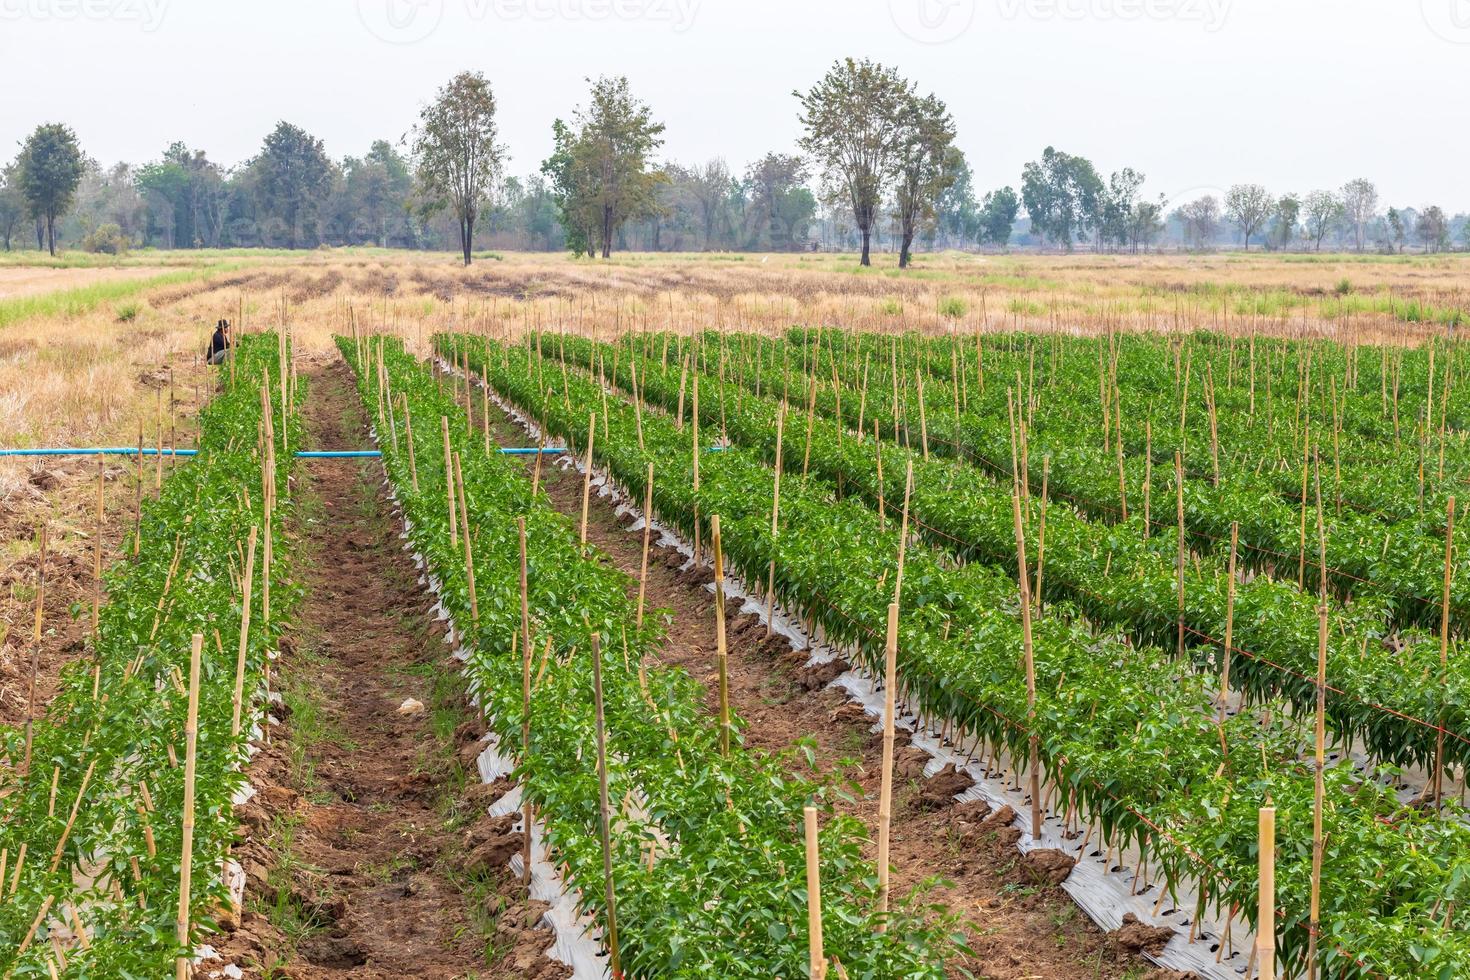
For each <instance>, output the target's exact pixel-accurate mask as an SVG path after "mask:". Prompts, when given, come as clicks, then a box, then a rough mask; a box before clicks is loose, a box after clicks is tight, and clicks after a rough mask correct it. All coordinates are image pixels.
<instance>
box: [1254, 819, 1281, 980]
mask: <svg viewBox="0 0 1470 980" xmlns="http://www.w3.org/2000/svg"><path fill="white" fill-rule="evenodd" d="M1266 802H1267V804H1268V805H1267V806H1263V807H1261V812H1260V820H1259V835H1260V847H1259V851H1260V889H1259V895H1258V898H1257V902H1258V904H1257V911H1256V959H1257V961H1258V962H1259V963H1260V965H1261V974H1260V975H1261V977H1262V978H1263V980H1266V978H1269V980H1275V977H1276V808H1275V807H1274V806H1270V805H1269V804H1270V800H1267V801H1266Z"/></svg>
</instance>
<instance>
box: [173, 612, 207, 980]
mask: <svg viewBox="0 0 1470 980" xmlns="http://www.w3.org/2000/svg"><path fill="white" fill-rule="evenodd" d="M203 649H204V634H203V633H195V634H194V640H193V645H192V647H191V648H190V653H189V714H188V719H187V720H186V722H185V723H184V744H185V748H186V751H185V756H184V819H183V846H182V849H181V852H180V858H179V914H178V921H177V923H176V925H177V931H176V934H175V936H176V938H177V940H178V944H179V945H180V946H182V947H184V949H185V950H186V951H187V950H189V948H190V946H189V886H190V883H191V878H192V877H193V870H194V869H193V864H194V773H195V767H196V765H197V764H198V758H197V755H198V745H199V655H200V653H201V652H202V651H203ZM190 959H191V956H190V953H189V952H185V953H184V955H182V956H180V957H178V958H177V959H176V960H174V978H175V980H188V978H189V977H190V976H191V974H192V973H193V970H192V968H191V964H190Z"/></svg>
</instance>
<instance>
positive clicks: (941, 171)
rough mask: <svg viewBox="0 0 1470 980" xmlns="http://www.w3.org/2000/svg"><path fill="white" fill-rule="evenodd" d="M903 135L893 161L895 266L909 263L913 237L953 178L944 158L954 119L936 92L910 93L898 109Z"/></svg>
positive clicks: (928, 221) (929, 218)
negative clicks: (897, 239) (897, 242)
mask: <svg viewBox="0 0 1470 980" xmlns="http://www.w3.org/2000/svg"><path fill="white" fill-rule="evenodd" d="M901 116H902V120H903V122H902V132H903V137H902V139H901V140H900V141H899V148H898V154H897V159H896V160H895V166H894V176H895V186H894V195H893V196H894V203H895V205H896V206H895V208H894V211H895V216H896V217H897V218H898V234H899V248H898V267H899V268H900V269H906V268H908V265H909V260H910V250H911V249H912V247H913V244H914V236H915V235H916V234H917V233H918V232H919V231H920V230H921V229H924V228H929V227H932V226H933V223H934V220H935V213H936V209H937V208H938V205H939V196H940V195H941V194H943V193H944V189H945V188H946V187H948V186H949V182H950V181H951V180H953V179H954V175H953V173H952V172H951V171H949V170H947V169H945V165H944V164H945V159H946V154H947V153H948V151H949V149H950V147H951V146H952V145H953V144H954V120H953V119H952V118H951V117H950V114H949V108H948V107H947V106H946V105H945V104H944V102H943V101H941V100H940V99H939V98H938V97H937V96H935V95H932V94H930V95H925V96H923V97H920V96H917V95H913V94H910V95H908V96H907V97H906V98H905V99H904V105H903V107H902V110H901Z"/></svg>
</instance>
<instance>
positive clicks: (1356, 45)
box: [0, 0, 1470, 211]
mask: <svg viewBox="0 0 1470 980" xmlns="http://www.w3.org/2000/svg"><path fill="white" fill-rule="evenodd" d="M845 55H854V56H866V57H871V58H874V59H877V60H880V61H883V62H886V63H889V64H893V65H896V66H897V67H898V68H900V69H901V70H902V71H903V72H904V73H906V74H908V75H909V76H911V77H912V78H914V79H915V80H916V81H917V82H918V83H919V84H920V86H921V87H922V88H924V89H931V90H933V91H935V92H936V93H938V94H939V95H940V96H941V97H942V98H944V99H945V100H947V101H948V103H949V105H950V108H951V110H952V111H953V113H954V116H955V119H956V122H957V125H958V130H959V144H960V146H961V148H962V149H964V151H965V152H966V154H967V155H968V157H969V159H970V162H971V166H972V167H973V168H974V170H975V175H976V184H977V189H978V190H980V191H983V190H986V189H989V188H991V187H995V186H999V185H1001V184H1006V183H1009V184H1012V185H1015V184H1017V182H1018V180H1019V175H1020V169H1021V165H1022V164H1023V163H1024V162H1025V161H1027V160H1029V159H1033V158H1035V157H1036V156H1038V155H1039V153H1040V151H1041V149H1042V148H1043V147H1044V146H1045V145H1047V144H1048V143H1051V144H1054V145H1056V146H1057V147H1059V148H1061V149H1065V150H1067V151H1069V152H1073V153H1081V154H1084V155H1086V156H1089V157H1091V158H1092V159H1093V160H1094V162H1095V163H1096V164H1097V165H1098V168H1099V170H1101V171H1103V172H1104V173H1107V172H1110V171H1112V170H1114V169H1117V168H1120V167H1122V166H1133V167H1135V168H1137V169H1139V170H1142V171H1144V172H1145V173H1146V174H1147V175H1148V185H1147V188H1146V190H1147V191H1148V192H1149V193H1150V194H1156V193H1164V194H1166V195H1168V196H1169V197H1170V198H1171V199H1174V198H1179V199H1187V198H1190V197H1193V196H1198V195H1199V194H1201V193H1206V192H1216V193H1218V192H1219V189H1220V188H1223V187H1225V186H1228V185H1229V184H1230V183H1233V182H1239V181H1257V182H1260V183H1264V184H1266V185H1267V186H1268V187H1270V188H1271V189H1272V190H1273V191H1276V192H1281V191H1286V190H1297V191H1307V190H1310V189H1313V188H1316V187H1337V186H1340V185H1341V184H1342V183H1343V182H1344V181H1346V180H1348V179H1350V178H1353V177H1356V176H1360V175H1361V176H1366V177H1369V178H1371V179H1373V180H1375V181H1377V183H1378V185H1379V188H1380V190H1381V192H1382V199H1383V203H1384V204H1385V205H1387V204H1399V205H1410V206H1420V205H1424V204H1429V203H1440V204H1442V205H1444V206H1445V207H1446V208H1447V209H1448V210H1451V211H1460V210H1467V209H1470V186H1467V181H1466V177H1465V175H1466V172H1467V160H1470V0H1330V2H1329V0H1315V2H1307V0H846V2H842V0H805V2H797V0H785V2H782V0H317V2H307V0H294V2H293V0H234V2H225V0H0V65H3V66H4V77H5V84H4V85H3V87H0V158H7V157H9V156H10V155H11V154H12V153H13V147H14V146H15V144H16V143H17V142H18V141H19V140H20V139H22V138H23V137H24V136H25V134H26V133H27V132H28V131H29V130H30V129H31V128H32V127H34V126H35V125H36V124H37V123H40V122H43V121H51V120H60V121H64V122H66V123H69V124H70V125H72V126H73V127H74V128H75V129H76V131H77V133H78V135H79V136H80V138H81V141H82V144H83V146H84V148H85V149H86V150H87V151H88V152H89V153H91V154H92V155H93V156H95V157H97V158H98V159H99V160H101V161H103V162H104V163H111V162H114V161H117V160H128V161H132V162H142V161H145V160H149V159H153V158H156V157H157V156H158V155H159V153H160V152H161V150H162V149H163V148H164V147H165V146H166V145H167V144H168V143H169V142H170V141H173V140H183V141H185V142H187V143H188V144H190V145H191V146H195V147H202V148H204V149H206V150H207V151H208V152H209V154H210V156H211V157H213V158H215V159H216V160H220V161H222V162H225V163H228V164H234V163H237V162H239V161H241V160H243V159H245V158H247V157H249V156H251V155H252V154H253V153H254V152H255V151H256V149H257V148H258V147H259V145H260V141H261V139H262V137H263V136H264V135H265V133H266V132H267V131H268V130H269V129H270V128H271V127H272V126H273V125H274V124H275V122H276V121H277V120H278V119H288V120H290V121H291V122H294V123H296V124H298V125H300V126H303V127H305V128H306V129H308V130H309V131H311V132H312V133H314V134H316V135H318V136H320V137H322V138H323V139H325V141H326V144H327V149H328V152H329V153H331V154H332V155H333V156H338V157H340V156H344V155H347V154H360V153H362V152H363V151H364V150H366V148H367V146H368V144H369V143H370V142H371V141H372V140H373V139H376V138H381V137H387V138H390V139H394V140H396V139H398V138H399V137H400V136H402V135H403V134H404V133H405V132H406V131H407V130H408V129H409V128H410V126H411V125H412V123H413V121H414V118H415V116H416V113H417V112H418V109H419V108H420V106H421V105H422V104H423V102H424V101H425V100H426V99H428V98H429V97H430V96H431V95H432V93H433V91H434V89H435V88H436V87H437V86H438V85H439V84H441V83H442V82H443V81H445V80H446V79H447V78H448V77H449V76H450V75H451V74H453V73H454V72H456V71H459V70H462V69H466V68H469V69H475V70H479V71H483V72H485V73H486V74H487V75H488V76H489V77H490V78H491V80H492V81H493V83H494V85H495V88H496V92H497V94H498V97H499V99H500V105H501V122H502V128H503V132H504V138H505V141H506V142H507V143H508V144H509V147H510V151H511V155H512V160H511V163H510V169H511V172H514V173H524V172H528V171H531V170H534V169H535V168H536V167H537V165H538V164H539V162H540V160H541V159H542V158H543V157H545V156H546V155H547V153H548V151H549V149H550V126H551V120H552V118H553V117H555V116H557V115H563V116H564V115H566V114H568V113H569V112H570V111H571V109H572V107H573V106H574V105H576V104H577V103H578V102H579V101H581V98H582V92H583V89H584V85H583V81H582V80H583V78H584V76H587V75H597V74H602V73H609V74H617V73H621V74H626V75H628V77H629V79H630V81H631V83H632V86H633V89H634V91H635V92H636V93H637V94H638V95H640V96H641V97H643V98H644V99H646V100H647V101H649V102H650V103H651V104H652V105H653V106H654V109H655V111H656V113H657V114H658V116H659V117H660V118H662V119H663V121H664V122H665V123H667V125H668V132H667V134H666V137H667V142H666V145H665V154H666V156H667V157H670V158H673V159H677V160H681V161H686V162H693V161H698V160H703V159H705V158H708V157H711V156H723V157H725V158H726V160H727V161H728V162H729V163H730V165H731V167H732V169H736V170H739V169H743V167H744V165H745V164H746V162H748V161H749V160H751V159H753V158H755V157H757V156H759V155H761V154H762V153H764V152H766V151H768V150H787V151H789V150H791V149H792V148H793V146H794V143H795V140H796V137H797V135H798V133H797V130H798V126H797V122H796V104H795V100H794V99H793V97H792V95H791V93H792V90H793V89H796V88H805V87H808V86H810V85H811V84H812V83H813V82H814V81H815V80H816V78H817V77H818V76H819V75H820V74H821V73H822V71H823V70H824V69H825V68H826V67H827V65H828V64H829V63H830V62H831V61H833V60H834V59H836V58H839V57H842V56H845Z"/></svg>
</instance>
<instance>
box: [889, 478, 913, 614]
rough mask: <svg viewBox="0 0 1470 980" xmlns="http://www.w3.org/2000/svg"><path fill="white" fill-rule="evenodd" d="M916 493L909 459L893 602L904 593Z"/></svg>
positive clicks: (904, 487) (905, 479)
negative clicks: (911, 501)
mask: <svg viewBox="0 0 1470 980" xmlns="http://www.w3.org/2000/svg"><path fill="white" fill-rule="evenodd" d="M913 492H914V461H913V459H909V461H908V468H907V470H906V471H905V475H904V482H903V517H902V518H901V520H900V524H899V531H898V574H897V576H896V577H895V578H894V580H893V601H894V602H898V601H899V597H900V595H901V593H902V592H903V565H904V553H905V551H906V550H907V548H908V540H909V497H910V496H911V495H912V494H913Z"/></svg>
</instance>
